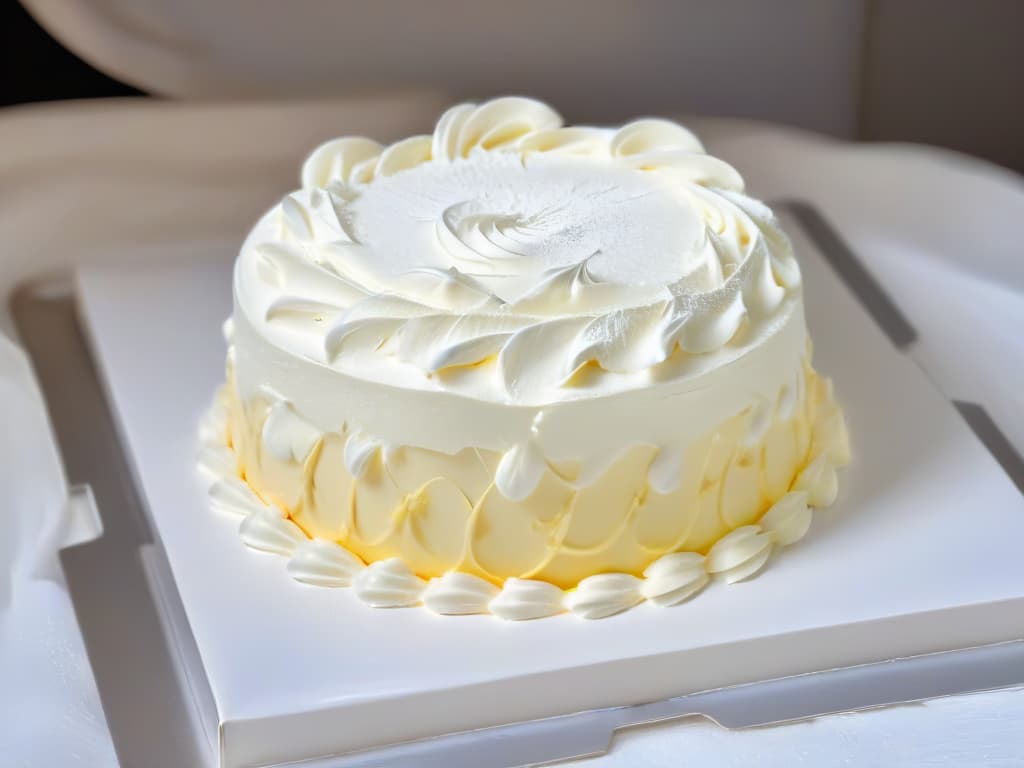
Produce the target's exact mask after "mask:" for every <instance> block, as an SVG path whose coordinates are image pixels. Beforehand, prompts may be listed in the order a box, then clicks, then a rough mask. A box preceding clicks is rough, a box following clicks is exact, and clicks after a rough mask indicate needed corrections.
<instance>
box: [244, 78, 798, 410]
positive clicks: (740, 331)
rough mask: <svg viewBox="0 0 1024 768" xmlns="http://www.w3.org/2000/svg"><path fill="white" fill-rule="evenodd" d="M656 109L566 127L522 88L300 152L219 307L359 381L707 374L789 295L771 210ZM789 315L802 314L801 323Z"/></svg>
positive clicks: (759, 336) (573, 383)
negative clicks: (297, 179)
mask: <svg viewBox="0 0 1024 768" xmlns="http://www.w3.org/2000/svg"><path fill="white" fill-rule="evenodd" d="M742 192H743V181H742V179H741V177H740V176H739V174H738V173H737V172H736V171H735V170H734V169H733V168H732V167H731V166H729V165H728V164H726V163H724V162H723V161H721V160H718V159H716V158H714V157H711V156H710V155H708V154H706V153H705V151H704V148H703V146H702V145H701V144H700V142H699V141H698V140H697V138H696V137H695V136H693V134H692V133H690V132H689V131H687V130H686V129H685V128H683V127H682V126H679V125H677V124H675V123H671V122H668V121H665V120H655V119H648V120H640V121H636V122H633V123H630V124H628V125H626V126H624V127H622V128H618V129H610V128H593V127H564V126H563V125H562V120H561V118H560V117H559V116H558V115H557V113H555V112H554V111H553V110H552V109H551V108H550V107H548V106H546V105H544V104H542V103H540V102H536V101H533V100H529V99H524V98H515V97H510V98H502V99H496V100H494V101H490V102H487V103H485V104H482V105H474V104H461V105H458V106H455V107H453V108H451V109H450V110H448V111H447V112H446V113H445V114H444V115H442V116H441V118H440V120H439V121H438V123H437V126H436V128H435V131H434V133H433V134H432V135H424V136H414V137H411V138H408V139H404V140H402V141H399V142H397V143H395V144H392V145H391V146H388V147H383V146H381V145H380V144H378V143H376V142H374V141H371V140H369V139H364V138H342V139H337V140H334V141H330V142H327V143H326V144H323V145H321V146H320V147H318V148H317V149H316V150H314V152H313V153H312V154H311V155H310V157H309V158H308V159H307V161H306V163H305V164H304V166H303V169H302V188H301V189H300V190H298V191H296V192H294V193H292V194H289V195H287V196H286V197H285V198H284V199H283V200H282V201H281V203H280V204H279V205H277V206H275V207H274V208H273V209H272V210H271V211H270V212H269V213H268V214H267V215H266V216H264V217H263V219H262V220H261V221H260V222H259V224H258V225H257V226H256V228H255V229H254V230H253V232H252V233H251V235H250V236H249V238H248V239H247V241H246V243H245V245H244V246H243V249H242V253H241V255H240V258H239V263H238V268H237V272H236V286H235V290H236V313H237V312H238V311H239V310H240V311H241V312H242V313H243V314H244V315H245V316H246V319H247V320H248V322H250V323H251V324H252V325H253V326H254V327H255V328H257V329H258V330H259V331H260V332H261V333H262V334H263V335H264V336H265V337H266V338H267V339H268V340H270V341H271V342H272V343H273V344H275V345H277V346H279V347H282V348H284V349H286V350H288V351H290V352H293V353H294V354H297V355H300V356H302V357H303V358H306V359H309V360H312V361H315V362H317V363H320V364H322V365H324V366H327V367H330V368H335V369H337V370H339V371H341V372H344V373H348V374H351V375H356V376H359V377H361V378H368V379H371V380H378V381H381V382H383V383H390V384H395V385H398V386H401V387H403V388H412V389H427V390H446V391H451V392H455V393H459V394H463V395H467V396H471V397H474V398H477V399H485V400H492V401H499V402H510V403H526V404H537V403H544V402H558V401H564V400H573V399H580V398H588V397H593V396H596V395H602V394H608V393H612V392H619V391H624V390H628V389H635V388H639V387H647V386H650V385H651V384H655V383H658V382H660V381H666V380H675V379H679V378H685V377H689V376H694V375H698V374H700V373H705V372H708V371H710V370H713V369H715V368H718V367H721V366H723V365H724V364H726V363H728V362H729V361H730V360H733V359H736V358H737V357H739V356H741V355H743V354H744V353H745V352H746V351H748V350H749V349H750V348H751V347H753V346H756V345H758V344H759V343H761V342H762V341H763V340H764V339H765V338H767V337H769V336H770V335H771V334H772V333H773V332H774V331H775V330H776V329H777V328H778V327H779V326H780V325H781V324H782V323H783V322H784V321H786V319H787V318H788V317H789V316H790V315H791V314H792V309H793V306H794V304H795V303H797V302H798V300H799V286H800V282H799V281H800V276H799V269H798V267H797V265H796V262H795V260H794V258H793V255H792V250H791V248H790V246H789V242H788V240H787V239H786V238H785V236H784V235H783V234H782V232H781V231H780V230H779V228H778V226H777V225H776V223H775V221H774V218H773V216H772V214H771V212H770V211H769V210H768V209H767V208H766V207H765V206H763V205H762V204H760V203H758V202H756V201H754V200H752V199H750V198H749V197H746V196H745V195H743V193H742ZM801 322H802V318H801Z"/></svg>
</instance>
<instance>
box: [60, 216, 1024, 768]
mask: <svg viewBox="0 0 1024 768" xmlns="http://www.w3.org/2000/svg"><path fill="white" fill-rule="evenodd" d="M785 224H786V225H787V229H788V230H789V231H790V232H791V234H792V235H793V238H794V241H795V245H796V247H797V251H798V253H799V254H800V258H801V263H802V266H803V270H804V276H805V284H806V305H807V313H808V322H809V325H810V328H811V332H812V335H813V336H814V338H815V365H816V367H817V368H818V369H819V370H820V371H821V372H823V373H825V374H826V375H830V376H832V377H833V378H834V379H835V381H836V388H837V392H838V396H839V398H840V401H841V402H842V404H843V405H844V407H845V408H846V411H847V417H848V420H849V424H850V430H851V436H852V441H853V445H854V452H855V459H854V462H853V464H852V465H851V466H850V467H849V468H847V469H846V470H843V471H842V472H841V473H840V484H841V494H840V499H839V501H838V502H837V504H836V505H835V506H834V507H833V508H832V509H831V510H828V511H825V512H820V513H816V515H815V522H814V525H813V527H812V530H811V533H810V534H809V535H808V536H807V538H806V539H804V540H803V541H802V542H800V543H799V544H798V545H796V546H794V547H791V548H787V549H786V550H784V551H783V552H782V553H781V555H780V556H779V557H778V558H777V560H776V561H773V562H772V563H770V565H769V567H768V568H767V569H766V571H765V572H764V573H763V574H761V575H760V576H758V577H757V578H756V579H754V580H752V581H751V582H749V583H744V584H739V585H732V586H728V587H726V586H724V585H717V584H716V585H713V586H712V587H711V588H709V589H708V590H707V591H706V593H705V594H702V595H701V596H700V597H699V598H697V599H695V600H694V601H692V602H691V603H688V604H685V605H682V606H679V607H676V608H673V609H668V610H662V609H657V608H654V607H652V606H648V605H643V606H641V607H639V608H637V609H634V610H633V611H630V612H628V613H626V614H623V615H621V616H618V617H614V618H611V619H606V620H602V621H598V622H584V621H580V620H577V619H574V618H573V617H571V616H562V617H556V618H552V619H545V620H542V621H535V622H526V623H521V624H518V623H517V624H512V623H504V622H502V621H500V620H497V619H495V618H493V617H489V616H470V617H458V618H452V617H438V616H434V615H432V614H430V613H429V612H427V611H425V610H419V609H405V610H394V611H382V610H371V609H368V608H366V607H364V606H363V605H362V604H360V603H359V602H358V601H357V600H356V599H355V597H354V596H353V595H351V594H349V593H347V592H346V591H345V590H331V589H324V588H315V587H307V586H305V585H301V584H297V583H295V582H294V581H292V580H291V579H290V578H289V577H288V576H287V574H286V572H285V570H284V563H283V561H282V560H280V559H278V558H275V557H273V556H269V555H262V554H259V553H255V552H252V551H250V550H248V549H247V548H246V547H245V546H244V545H243V544H242V543H241V541H240V539H239V538H238V535H237V530H236V529H237V525H238V520H237V518H233V517H228V516H220V515H217V514H214V513H213V512H211V511H210V510H209V508H208V505H207V503H206V499H205V494H204V492H203V487H202V484H201V483H200V481H199V480H198V478H197V477H196V475H195V470H194V454H195V450H196V445H197V440H196V436H195V435H196V423H197V421H198V418H199V416H200V414H201V412H202V411H203V409H204V408H205V407H207V405H208V404H209V402H210V399H211V398H212V395H213V392H214V389H215V388H216V386H217V385H218V384H219V382H220V380H221V377H222V372H223V355H224V349H223V343H222V341H221V339H220V335H219V331H218V329H219V326H220V323H221V321H222V320H223V319H224V317H226V316H227V314H228V313H229V312H230V264H229V263H227V262H225V263H223V264H220V265H213V266H207V267H201V268H196V267H174V266H161V267H151V268H146V269H140V270H137V271H125V270H123V269H119V270H102V269H96V270H88V271H85V272H83V273H81V275H80V282H79V299H80V308H81V312H82V315H83V318H84V321H85V325H86V326H87V328H88V330H89V332H90V334H91V338H92V343H93V347H94V351H95V353H96V359H97V362H98V367H99V369H100V373H101V376H102V377H103V378H104V379H105V381H106V384H107V386H108V388H109V394H110V397H111V401H112V405H113V411H114V413H115V418H116V419H117V421H118V422H119V426H120V429H121V432H122V436H123V438H124V441H125V445H126V447H127V450H128V453H129V455H130V460H131V461H132V462H133V465H134V470H135V472H136V475H137V477H138V480H139V484H140V487H141V490H142V495H143V497H144V502H145V504H146V506H147V508H148V511H149V514H150V516H151V522H152V524H153V530H154V533H155V535H156V536H157V537H158V538H159V540H160V542H161V543H162V545H163V547H164V549H165V551H166V555H167V561H168V563H169V568H170V573H171V574H173V579H174V582H175V585H176V587H177V591H178V593H179V595H180V598H181V604H182V607H183V613H184V615H185V616H186V617H187V621H188V624H189V626H190V628H191V632H192V635H193V637H194V640H195V645H196V649H197V650H198V657H199V659H200V660H201V666H202V670H201V671H199V672H200V673H205V678H206V681H207V682H208V685H209V689H210V692H211V693H212V698H213V701H214V707H215V709H216V713H217V715H216V716H217V718H218V721H219V722H218V724H217V725H218V726H219V733H220V755H221V761H222V764H223V765H224V766H243V765H246V766H248V765H268V764H276V763H283V762H288V761H295V760H300V759H308V758H315V757H323V756H327V755H332V754H340V753H345V752H350V751H353V750H363V749H374V748H379V747H383V746H385V745H393V744H396V743H398V742H403V741H409V740H415V739H422V738H427V737H433V736H438V735H441V734H446V733H452V732H456V731H465V730H470V729H475V728H483V727H488V726H496V725H503V724H507V723H511V722H517V721H526V720H536V719H538V718H546V717H553V716H560V715H567V714H569V713H573V712H581V711H586V710H594V709H599V708H604V707H618V706H623V705H635V704H641V703H644V702H657V701H661V700H665V699H669V698H671V697H677V696H680V695H683V694H687V693H692V692H695V691H704V690H709V689H716V688H721V687H724V686H730V685H735V684H740V683H749V682H753V681H763V680H768V679H772V678H779V677H784V676H789V675H796V674H803V673H811V672H818V671H820V670H826V669H832V668H836V667H847V666H850V665H855V664H863V663H868V662H874V661H880V660H887V659H893V658H898V657H903V656H910V655H916V654H922V653H930V652H936V651H943V650H949V649H955V648H967V647H972V646H978V645H983V644H988V643H996V642H1001V641H1006V640H1012V639H1017V638H1021V637H1024V559H1022V558H1020V557H1019V552H1018V548H1019V542H1020V541H1022V540H1024V499H1022V498H1021V496H1020V494H1019V493H1018V492H1017V490H1016V489H1015V488H1014V486H1013V484H1012V483H1011V482H1010V480H1009V479H1008V478H1007V476H1006V475H1005V474H1004V472H1002V471H1001V470H1000V468H999V466H998V465H997V464H996V462H995V461H994V460H993V458H992V456H991V455H990V454H989V453H988V452H987V451H986V450H985V448H984V447H983V446H982V445H981V443H980V442H978V441H977V440H976V439H975V437H974V436H973V435H972V434H971V431H970V429H969V428H968V427H967V425H966V424H965V422H964V421H963V420H962V419H961V418H960V416H959V415H958V414H957V412H956V411H955V409H954V408H953V407H952V405H951V404H950V403H949V402H948V401H947V400H945V399H944V398H943V397H942V396H941V395H940V394H939V393H938V392H937V391H936V390H935V389H934V388H933V387H932V386H931V384H930V383H929V381H928V379H927V377H926V376H925V375H924V374H923V373H922V372H921V370H920V369H918V368H917V367H916V366H915V365H914V364H913V362H912V361H911V360H910V359H909V358H907V357H904V356H902V355H901V354H900V353H899V352H898V351H897V350H896V349H895V348H894V347H893V346H892V345H891V344H890V343H889V341H888V340H887V339H886V338H885V336H884V335H883V334H882V332H881V331H880V330H879V328H878V327H877V326H876V325H874V323H873V322H872V321H871V319H870V318H869V316H868V315H867V314H866V313H865V311H864V309H863V308H862V307H861V306H860V305H859V304H858V303H857V302H856V300H855V299H854V297H853V296H852V295H851V294H850V292H849V291H848V289H847V288H846V287H845V286H844V284H843V283H842V282H841V281H840V280H839V279H838V278H837V276H836V274H835V273H834V272H833V271H832V270H831V268H830V267H829V266H828V265H827V264H826V263H825V261H824V260H823V259H822V257H821V256H820V254H818V253H817V252H816V251H815V249H814V247H813V244H812V243H810V242H809V241H808V240H807V239H806V238H805V237H804V236H803V235H802V234H801V232H800V231H799V227H798V226H797V225H796V224H795V222H790V221H786V222H785ZM878 703H882V701H879V702H878ZM821 711H827V709H823V710H821ZM677 714H678V713H677ZM776 719H784V718H781V717H780V718H776ZM553 756H555V757H557V756H559V755H553Z"/></svg>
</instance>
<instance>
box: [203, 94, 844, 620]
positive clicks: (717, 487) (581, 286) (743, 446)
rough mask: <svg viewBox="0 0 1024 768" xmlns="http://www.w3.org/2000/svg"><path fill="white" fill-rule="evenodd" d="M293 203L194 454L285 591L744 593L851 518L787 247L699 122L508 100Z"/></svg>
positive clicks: (830, 413)
mask: <svg viewBox="0 0 1024 768" xmlns="http://www.w3.org/2000/svg"><path fill="white" fill-rule="evenodd" d="M301 184H302V187H301V189H299V190H298V191H296V192H293V193H291V194H288V195H286V196H285V197H284V198H283V199H282V200H281V202H280V203H279V204H278V205H276V206H274V207H273V209H271V210H270V211H269V212H268V213H267V214H266V215H264V216H263V218H261V219H260V220H259V222H258V223H257V224H256V225H255V227H254V228H253V230H252V232H251V233H250V234H249V236H248V238H247V239H246V240H245V242H244V244H243V246H242V248H241V252H240V254H239V256H238V258H237V261H236V264H235V270H234V311H233V314H232V317H231V318H230V319H229V320H228V321H227V322H226V323H225V335H226V338H227V340H228V344H229V348H228V356H227V361H228V362H227V381H226V384H225V385H224V387H223V388H222V389H221V391H220V392H219V394H218V395H217V398H216V402H215V405H214V407H213V408H212V409H211V411H210V413H209V414H208V415H207V417H206V418H205V419H204V422H203V430H202V435H203V441H204V448H203V449H202V451H201V455H200V466H201V467H202V468H204V469H205V470H206V472H207V475H208V476H209V477H210V478H211V480H212V484H211V485H210V490H209V494H210V499H211V502H212V505H213V506H214V507H215V508H217V509H220V510H227V511H231V512H236V513H240V514H242V515H244V518H243V520H242V523H241V527H240V531H241V536H242V538H243V540H244V541H245V542H246V543H247V544H249V545H250V546H252V547H254V548H257V549H262V550H266V551H271V552H276V553H278V554H282V555H285V556H286V557H288V562H287V568H288V570H289V572H290V573H291V574H292V575H293V576H294V577H295V578H296V579H298V580H300V581H304V582H307V583H310V584H314V585H318V586H325V587H351V592H352V593H354V594H355V596H356V597H357V598H358V599H360V600H362V601H363V602H365V603H366V604H368V605H371V606H377V607H398V606H407V605H423V606H425V607H426V608H427V609H430V610H432V611H434V612H435V613H439V614H465V613H491V614H493V615H495V616H497V617H500V618H504V619H532V618H541V617H544V616H551V615H555V614H559V613H566V612H568V613H571V614H575V615H578V616H581V617H584V618H599V617H604V616H609V615H612V614H616V613H620V612H622V611H624V610H626V609H628V608H630V607H632V606H634V605H636V604H638V603H640V602H642V601H645V600H646V601H649V602H650V603H653V604H654V605H657V606H672V605H677V604H680V603H683V602H685V601H686V600H688V599H690V598H692V597H694V596H695V595H696V594H697V593H699V592H700V591H701V590H702V589H703V588H704V586H705V585H706V584H707V583H708V582H709V581H710V580H711V579H713V578H717V579H719V580H722V581H726V582H734V581H740V580H743V579H747V578H749V577H751V576H753V575H754V574H756V573H757V572H758V571H760V570H761V568H762V567H763V566H764V565H765V563H766V562H767V561H768V560H769V558H770V556H771V555H772V553H773V552H774V551H775V550H776V549H778V548H779V547H783V546H786V545H789V544H792V543H793V542H795V541H797V540H798V539H800V538H801V537H802V536H803V535H804V534H805V532H806V531H807V529H808V526H809V525H810V523H811V517H812V509H813V508H816V507H823V506H827V505H829V504H831V503H832V502H833V500H834V499H835V497H836V494H837V477H836V468H837V467H839V466H841V465H843V464H844V463H846V462H847V461H848V460H849V446H848V439H847V431H846V426H845V423H844V419H843V415H842V412H841V410H840V408H839V407H838V406H837V404H836V401H835V399H834V397H833V390H832V386H831V383H830V381H829V380H828V379H827V378H824V377H822V376H820V375H818V374H817V373H816V372H815V370H814V368H813V367H812V365H811V344H810V340H809V337H808V332H807V328H806V324H805V320H804V311H803V303H802V293H801V290H802V289H801V277H800V269H799V266H798V264H797V262H796V259H795V257H794V253H793V249H792V247H791V244H790V242H789V240H788V238H787V237H786V235H785V234H784V233H783V232H782V231H781V229H780V226H779V223H778V221H777V220H776V219H775V217H774V216H773V214H772V212H771V211H770V210H769V209H768V208H767V207H766V206H765V205H764V204H762V203H760V202H758V201H756V200H754V199H752V198H750V197H748V196H746V195H745V194H744V191H743V190H744V185H743V179H742V178H741V176H740V175H739V173H737V171H736V170H734V169H733V168H732V167H731V166H730V165H728V164H727V163H725V162H723V161H722V160H719V159H717V158H715V157H713V156H711V155H709V154H707V153H706V152H705V150H704V148H703V146H702V145H701V143H700V141H698V139H697V138H696V137H695V136H694V135H693V134H692V133H691V132H690V131H688V130H687V129H686V128H684V127H682V126H680V125H678V124H676V123H673V122H669V121H666V120H660V119H643V120H638V121H636V122H632V123H629V124H627V125H625V126H623V127H621V128H598V127H567V126H564V125H563V122H562V120H561V118H560V117H559V115H558V114H557V113H556V112H555V111H554V110H552V109H551V108H550V107H548V106H547V105H545V104H543V103H540V102H538V101H533V100H530V99H525V98H514V97H509V98H500V99H495V100H493V101H489V102H486V103H483V104H479V105H477V104H460V105H458V106H455V107H452V108H451V109H449V110H448V111H447V112H445V113H444V114H443V115H442V116H441V117H440V119H439V120H438V122H437V125H436V127H435V129H434V132H433V134H431V135H421V136H413V137H411V138H407V139H404V140H401V141H398V142H396V143H394V144H391V145H389V146H382V145H381V144H378V143H377V142H375V141H373V140H371V139H367V138H340V139H336V140H333V141H329V142H327V143H325V144H323V145H321V146H320V147H318V148H316V149H315V150H314V151H313V152H312V154H311V155H310V156H309V158H308V159H307V160H306V161H305V164H304V165H303V167H302V171H301Z"/></svg>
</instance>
